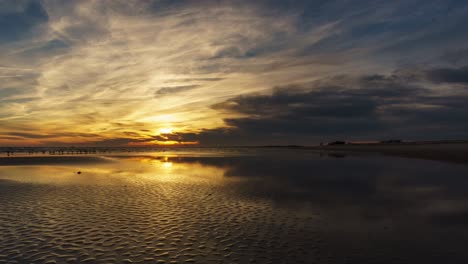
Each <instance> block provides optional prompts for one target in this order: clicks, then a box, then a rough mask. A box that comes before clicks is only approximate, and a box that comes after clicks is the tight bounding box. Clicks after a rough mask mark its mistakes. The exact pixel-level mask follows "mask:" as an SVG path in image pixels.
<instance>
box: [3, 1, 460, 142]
mask: <svg viewBox="0 0 468 264" xmlns="http://www.w3.org/2000/svg"><path fill="white" fill-rule="evenodd" d="M1 7H2V8H1V9H0V10H2V11H1V12H0V24H1V27H0V35H1V38H0V61H1V64H0V80H1V81H2V83H1V84H0V121H1V122H2V123H1V125H0V133H2V134H7V133H15V132H18V131H17V130H18V129H19V130H25V129H29V130H35V131H41V133H42V132H44V131H58V132H60V133H63V134H64V135H66V134H68V135H70V136H69V137H63V136H62V137H60V139H61V140H63V141H64V142H70V143H73V142H75V141H77V140H78V139H79V140H82V138H79V137H74V136H73V135H76V134H75V133H89V134H90V135H94V136H95V137H96V138H95V140H96V141H99V140H112V138H127V137H128V138H130V139H131V138H133V139H135V140H137V139H138V140H139V139H141V138H144V139H151V138H152V137H153V136H155V135H156V136H157V134H158V132H157V131H158V130H159V129H161V128H164V127H172V128H173V129H174V131H175V132H179V133H185V134H190V133H193V134H197V133H199V132H200V131H205V132H206V131H208V130H210V131H214V130H220V131H224V130H225V129H226V128H227V127H232V126H237V127H241V126H243V124H241V123H239V122H241V119H239V118H241V116H244V117H246V116H247V117H246V118H249V116H250V115H253V114H252V113H247V112H245V111H244V110H241V109H238V110H236V111H230V110H233V109H228V108H223V109H220V108H213V107H211V106H212V105H213V104H222V103H223V102H231V103H232V102H236V101H235V100H240V99H239V98H244V97H243V96H246V97H249V98H250V97H251V95H250V94H252V93H258V94H260V95H259V96H269V94H271V91H272V87H294V86H300V88H299V89H302V90H303V91H302V92H303V93H304V94H310V96H317V95H319V94H321V95H322V96H323V95H324V93H329V94H330V97H332V99H333V98H334V99H333V100H335V101H333V100H332V99H329V100H331V101H329V104H330V105H331V106H328V107H329V108H330V109H328V110H326V109H322V110H320V111H322V113H331V112H333V111H335V112H340V111H343V110H344V109H342V107H344V106H343V105H342V104H344V105H345V106H346V105H347V102H346V101H340V100H345V99H343V98H341V97H339V95H336V94H337V93H338V92H341V93H343V94H346V93H347V92H348V90H347V89H348V87H344V88H343V87H341V88H340V89H342V90H336V87H334V86H329V87H322V86H321V87H318V86H309V85H305V86H304V85H303V84H304V83H312V82H314V81H318V80H325V79H327V78H332V77H333V76H336V75H338V74H344V75H348V76H372V75H373V74H380V75H382V76H388V74H390V73H391V72H392V71H394V70H395V69H405V68H417V67H419V65H425V66H424V67H426V66H427V65H432V66H433V67H432V68H434V69H436V68H437V69H439V71H438V72H436V71H432V72H431V71H428V72H426V74H429V75H430V76H431V77H430V78H429V79H431V80H430V81H432V82H433V83H432V84H430V85H429V86H430V89H431V91H432V90H434V89H435V90H437V89H439V90H440V92H439V94H444V93H445V91H449V90H450V91H452V92H453V91H454V90H453V89H452V88H451V87H450V85H451V84H454V85H457V86H460V85H462V84H463V83H464V79H463V74H464V73H463V69H461V68H459V67H458V66H457V65H459V64H460V63H463V59H462V56H457V58H461V59H458V60H457V61H456V62H453V60H452V59H450V58H451V57H450V56H452V57H453V55H450V54H455V53H456V52H457V51H459V53H460V52H462V51H463V50H464V49H466V48H464V47H465V44H466V40H467V39H466V38H467V37H468V34H466V31H465V30H464V28H463V27H462V25H463V23H464V22H465V20H466V17H467V16H466V14H467V13H468V12H467V10H468V6H467V5H466V4H465V3H463V2H461V1H431V2H430V3H429V2H427V1H419V0H412V1H409V2H407V3H391V2H387V1H359V2H354V1H351V2H343V1H339V0H336V1H294V2H287V1H256V2H252V1H238V2H235V3H234V2H232V1H208V0H207V1H196V2H195V1H132V2H129V1H91V0H90V1H58V0H43V1H4V2H2V3H1ZM8 25H13V26H11V27H9V26H8ZM455 64H457V65H455ZM408 65H409V66H408ZM457 67H458V68H457ZM426 68H427V67H426ZM429 68H431V67H429ZM454 68H456V69H454ZM440 69H446V70H443V71H440ZM455 71H457V72H455ZM460 71H461V72H460ZM418 74H424V73H423V72H418ZM460 76H461V77H460ZM460 78H461V79H460ZM435 80H437V82H434V81H435ZM430 81H428V82H430ZM437 87H438V88H437ZM288 89H289V88H285V90H288ZM317 89H318V90H317ZM393 89H394V87H386V88H384V89H383V90H385V91H387V92H389V93H391V92H392V91H393ZM314 93H316V94H314ZM458 93H461V92H460V91H459V92H458ZM290 96H292V95H290ZM372 96H374V95H362V97H363V99H362V100H361V101H360V102H359V103H363V102H364V101H366V100H368V101H370V102H371V103H372V102H373V100H372ZM408 96H409V97H410V98H412V97H413V96H416V94H410V95H408ZM441 96H442V95H441ZM259 98H260V97H259ZM270 99H275V97H274V96H273V97H271V98H270ZM288 99H291V98H289V97H288ZM322 99H323V98H322ZM233 100H234V101H233ZM251 100H252V99H251ZM414 100H417V98H416V97H415V99H414ZM237 103H244V104H245V103H246V102H245V101H239V102H237ZM300 103H310V104H311V103H314V102H313V101H311V102H296V103H293V104H300ZM349 103H353V102H349ZM354 103H356V104H357V102H354ZM371 103H369V105H366V106H364V103H363V106H362V107H363V110H362V111H364V109H367V108H371V106H372V105H371ZM374 103H375V102H374ZM263 106H265V105H262V107H263ZM265 107H266V106H265ZM282 107H283V110H284V111H286V112H288V111H293V110H294V106H291V107H290V106H289V105H284V106H282ZM366 107H367V108H366ZM228 110H229V111H228ZM350 113H351V112H350ZM255 114H257V115H259V113H255ZM365 118H367V117H365V116H363V117H362V119H365ZM369 118H370V117H369ZM244 121H246V120H244ZM254 121H255V122H266V119H261V120H250V121H249V122H254ZM367 121H368V122H372V121H373V119H372V118H370V119H369V120H367ZM115 124H125V126H119V125H115ZM270 125H274V124H270ZM356 127H358V126H356ZM361 128H365V126H364V125H363V124H361ZM284 129H285V130H287V127H286V126H285V127H284ZM290 129H291V130H294V124H291V126H290ZM96 135H99V136H96ZM137 135H139V136H138V137H137ZM52 140H53V139H50V140H49V138H44V139H43V140H42V141H41V140H37V141H35V142H37V143H44V144H47V142H52ZM2 142H3V144H16V143H17V142H16V141H14V140H13V141H12V140H6V141H5V140H4V141H2ZM109 142H110V141H109Z"/></svg>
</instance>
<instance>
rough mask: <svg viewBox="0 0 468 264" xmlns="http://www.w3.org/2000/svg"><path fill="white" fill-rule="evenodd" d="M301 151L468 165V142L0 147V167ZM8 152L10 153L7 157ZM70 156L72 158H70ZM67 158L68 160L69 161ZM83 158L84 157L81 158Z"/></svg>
mask: <svg viewBox="0 0 468 264" xmlns="http://www.w3.org/2000/svg"><path fill="white" fill-rule="evenodd" d="M235 148H239V149H243V148H246V149H248V148H252V149H255V148H259V149H275V148H276V149H298V150H312V151H316V152H320V153H322V152H324V153H329V154H340V155H341V154H345V155H346V154H349V155H352V154H353V153H354V154H357V153H368V154H378V155H387V156H398V157H404V158H416V159H426V160H435V161H444V162H451V163H459V164H468V141H466V140H458V141H414V142H399V143H347V144H337V145H322V146H301V145H270V146H218V147H214V146H198V147H188V148H164V147H159V148H140V147H137V148H133V147H88V148H86V147H82V148H75V147H71V148H70V147H69V148H66V147H17V148H15V147H8V148H6V147H0V166H2V165H33V164H34V165H35V164H42V163H48V164H49V163H50V164H55V163H58V164H61V163H87V162H102V161H105V160H103V159H102V158H100V157H99V156H102V155H103V156H106V155H109V154H112V153H116V152H134V153H136V152H153V151H154V152H161V153H164V152H166V151H169V152H170V151H171V150H177V149H235ZM7 151H9V153H7ZM70 155H71V156H70ZM67 156H68V157H67ZM78 156H81V157H78Z"/></svg>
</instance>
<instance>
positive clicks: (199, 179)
mask: <svg viewBox="0 0 468 264" xmlns="http://www.w3.org/2000/svg"><path fill="white" fill-rule="evenodd" d="M109 159H111V160H113V162H106V163H89V164H81V163H79V164H78V163H74V162H71V163H68V164H63V163H62V164H60V165H59V166H49V165H47V166H0V200H1V199H2V198H7V199H8V200H10V201H12V202H11V203H9V204H8V205H3V206H4V207H3V208H4V209H5V210H3V214H4V215H5V217H4V218H0V223H2V221H3V220H2V219H9V218H8V217H10V216H11V215H12V214H13V213H14V212H16V211H15V210H17V208H27V209H28V210H30V211H28V212H27V214H28V215H26V216H25V217H26V218H25V219H29V218H27V217H31V219H35V218H34V217H38V216H37V215H36V214H35V212H40V214H39V217H40V218H41V219H46V220H47V219H52V220H54V221H56V222H58V223H62V224H60V225H57V226H55V227H51V229H50V230H49V229H48V230H49V231H50V234H51V235H53V234H57V232H64V233H67V234H72V235H76V234H78V235H77V237H72V239H73V240H76V239H81V238H82V233H81V230H88V229H89V226H88V225H89V224H90V225H93V223H102V222H105V223H106V225H105V226H106V228H108V229H106V230H107V231H108V233H106V234H104V235H103V234H99V235H101V236H102V235H103V236H110V235H120V236H122V237H124V239H123V240H122V241H125V240H126V238H128V237H131V236H132V235H135V236H140V235H144V236H145V237H147V239H149V240H148V241H152V240H157V239H159V236H157V235H154V234H153V233H151V232H154V233H158V232H159V233H158V234H160V236H164V237H167V239H166V240H165V241H163V240H161V241H156V242H155V241H153V243H156V244H157V243H160V244H164V246H166V245H170V248H174V246H173V245H171V244H170V243H175V244H177V243H178V244H177V247H180V248H178V250H180V249H182V247H185V246H184V244H183V243H186V241H183V242H181V240H180V237H179V236H182V235H180V234H179V233H183V232H188V233H190V232H194V233H195V234H196V238H197V239H195V240H193V241H192V242H193V243H194V244H197V243H198V244H200V245H201V246H202V247H205V248H206V247H207V246H208V247H209V245H210V243H212V242H210V241H214V242H213V243H215V244H216V245H222V246H220V247H219V248H213V250H214V251H220V250H223V249H224V248H225V247H228V245H230V244H232V245H233V246H232V247H233V249H232V252H234V254H235V253H238V254H240V255H242V254H243V253H244V251H249V250H253V251H252V252H255V253H253V255H252V256H256V257H258V256H259V255H261V253H258V252H260V251H261V252H266V253H265V256H263V255H262V257H264V259H263V260H261V261H258V263H277V260H278V259H284V256H286V255H287V256H289V255H294V256H296V258H297V260H298V261H293V263H300V260H309V259H308V257H309V256H312V255H315V254H316V253H315V252H314V251H310V252H309V251H307V250H306V251H307V252H306V251H302V250H303V249H308V248H313V247H316V248H318V249H320V250H317V252H325V251H323V249H324V248H327V247H328V248H327V250H330V251H334V252H332V253H330V254H332V255H333V254H334V256H335V257H341V256H347V257H348V256H351V257H350V260H351V261H352V262H353V261H356V262H357V261H359V262H361V263H362V262H365V263H374V262H375V261H374V262H373V261H372V260H376V259H379V260H388V259H390V256H401V257H405V258H406V259H409V260H411V259H416V260H418V261H422V260H424V261H426V263H441V259H444V260H449V262H451V263H456V261H457V260H459V259H462V258H464V257H466V256H465V255H466V254H465V253H464V252H465V250H461V249H460V247H462V246H463V245H465V243H464V241H466V240H467V239H466V238H468V233H467V232H468V229H466V228H465V227H467V224H466V223H467V222H468V214H467V212H468V199H467V198H468V194H467V193H466V189H467V187H468V179H467V178H466V176H465V175H468V174H467V172H468V167H467V166H463V165H453V164H445V163H438V162H432V161H420V160H407V159H399V158H388V157H383V158H382V157H369V156H348V157H345V158H339V159H337V158H335V157H328V156H320V155H318V154H313V153H305V152H300V153H299V154H298V153H296V154H294V152H286V151H283V152H280V153H279V154H278V153H275V151H271V152H268V154H267V155H265V153H263V154H258V153H257V154H256V155H254V154H252V153H249V155H244V156H242V155H237V156H229V157H222V156H215V155H212V156H199V157H193V156H184V155H180V156H177V155H162V156H151V155H141V156H138V155H130V156H116V155H113V156H111V157H109ZM78 170H80V171H82V174H79V175H78V174H77V173H76V171H78ZM15 181H16V182H18V181H20V182H27V183H28V184H17V183H15ZM30 183H41V184H30ZM31 201H35V203H34V204H32V203H31ZM5 206H7V207H5ZM18 206H19V207H18ZM8 208H10V209H8ZM70 208H73V210H70ZM90 212H93V213H90ZM1 214H2V213H0V215H1ZM93 221H94V222H93ZM30 222H31V223H34V221H30ZM63 223H67V224H63ZM14 224H15V223H13V224H11V225H14ZM3 226H5V225H0V231H1V230H2V227H3ZM73 226H80V228H81V229H80V228H79V230H74V229H73V228H72V227H73ZM39 227H41V226H40V225H39ZM161 227H164V229H161ZM28 228H30V229H31V230H37V226H32V227H28ZM60 228H63V230H60ZM132 228H135V229H136V230H138V231H140V232H141V233H132V232H130V231H128V230H127V229H132ZM184 228H185V229H184ZM41 229H43V228H42V227H41ZM21 230H23V229H21ZM99 230H101V229H100V228H99V227H96V228H95V232H96V233H98V232H99ZM181 230H182V231H181ZM23 231H24V230H23ZM26 231H27V233H30V232H29V230H26ZM49 231H47V232H49ZM52 231H53V232H52ZM127 231H128V233H127ZM150 231H151V232H150ZM177 232H179V233H177ZM93 233H94V232H93ZM237 234H238V235H239V237H236V235H237ZM35 235H36V234H33V235H32V236H35ZM26 238H27V237H26ZM319 238H320V239H322V240H323V241H325V242H326V243H324V244H321V242H318V241H319ZM8 239H9V240H5V241H6V242H4V243H6V244H7V245H12V246H11V247H12V248H13V247H18V245H21V243H17V241H16V240H17V239H18V238H17V236H8ZM132 239H133V238H132ZM8 241H10V242H8ZM135 241H137V242H135ZM135 241H133V242H131V243H135V244H138V243H139V242H138V241H139V240H138V239H137V240H135ZM190 241H191V240H190ZM223 241H228V242H227V243H226V244H227V245H224V244H222V243H224V242H223ZM236 241H237V242H238V241H242V243H240V242H239V243H236ZM252 241H253V242H255V243H253V242H252ZM349 241H353V243H349ZM440 241H444V242H443V243H441V242H440ZM192 242H190V243H192ZM1 243H2V241H0V245H2V244H1ZM249 243H252V244H249ZM198 244H197V245H198ZM116 245H117V244H116ZM138 245H139V246H140V247H141V248H145V246H144V245H142V244H138ZM247 245H248V246H247ZM295 245H297V246H295ZM96 247H99V246H96ZM96 247H95V248H96ZM107 249H109V251H108V252H106V254H111V255H114V254H115V252H116V251H114V250H113V248H112V247H109V248H107ZM256 250H259V251H258V252H257V251H256ZM286 251H288V253H286ZM289 251H291V252H294V253H290V252H289ZM1 252H2V249H1V247H0V255H1ZM249 252H250V251H249ZM356 252H358V253H357V256H353V255H352V254H356ZM421 252H431V253H432V252H434V254H439V253H440V254H439V256H442V257H439V258H438V257H437V256H435V257H434V256H433V255H432V254H421ZM437 252H439V253H437ZM447 252H452V253H453V255H451V256H450V257H448V258H447V257H446V256H448V255H447ZM317 254H318V253H317ZM340 254H341V255H340ZM272 255H274V256H275V257H272ZM197 256H198V257H200V255H197ZM219 256H224V255H219ZM181 257H183V256H181ZM0 258H1V257H0ZM275 258H277V259H275ZM465 259H466V258H465ZM362 260H364V261H362ZM0 262H1V261H0ZM303 262H304V261H303ZM384 262H385V261H384ZM408 262H410V261H408ZM202 263H204V262H202ZM243 263H245V262H243ZM305 263H308V262H307V261H305ZM318 263H320V262H318ZM335 263H344V262H339V261H336V262H335ZM353 263H355V262H353ZM385 263H386V262H385ZM388 263H394V262H391V261H389V262H388ZM460 263H462V262H460Z"/></svg>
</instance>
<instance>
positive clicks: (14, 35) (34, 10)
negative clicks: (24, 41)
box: [0, 1, 49, 43]
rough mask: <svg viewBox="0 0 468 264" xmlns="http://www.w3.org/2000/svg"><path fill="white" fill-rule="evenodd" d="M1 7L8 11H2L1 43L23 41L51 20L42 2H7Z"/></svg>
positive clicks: (0, 16)
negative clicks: (39, 26) (35, 28)
mask: <svg viewBox="0 0 468 264" xmlns="http://www.w3.org/2000/svg"><path fill="white" fill-rule="evenodd" d="M0 7H2V9H4V10H6V11H4V12H1V11H0V43H1V42H8V41H16V40H19V39H21V38H22V37H24V36H26V35H27V34H29V33H31V32H32V30H33V28H34V27H36V26H38V25H40V24H42V23H44V22H47V21H48V18H49V17H48V15H47V12H46V11H45V9H44V8H43V6H42V4H41V1H26V2H24V1H18V2H15V1H5V2H4V3H2V4H1V5H0ZM7 7H9V8H7Z"/></svg>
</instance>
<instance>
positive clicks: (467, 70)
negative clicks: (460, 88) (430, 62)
mask: <svg viewBox="0 0 468 264" xmlns="http://www.w3.org/2000/svg"><path fill="white" fill-rule="evenodd" d="M427 75H428V78H429V79H430V80H431V81H434V82H439V83H444V82H445V83H464V84H468V66H465V67H461V68H441V69H434V70H430V71H428V72H427Z"/></svg>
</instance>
